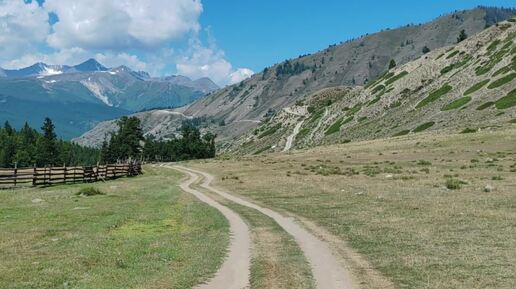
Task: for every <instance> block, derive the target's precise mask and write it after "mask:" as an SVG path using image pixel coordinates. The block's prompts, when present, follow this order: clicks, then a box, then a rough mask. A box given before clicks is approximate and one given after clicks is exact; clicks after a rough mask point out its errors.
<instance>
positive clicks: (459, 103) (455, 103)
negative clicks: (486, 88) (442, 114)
mask: <svg viewBox="0 0 516 289" xmlns="http://www.w3.org/2000/svg"><path fill="white" fill-rule="evenodd" d="M470 101H471V97H469V96H465V97H462V98H459V99H457V100H455V101H452V102H451V103H449V104H447V105H445V106H444V107H443V108H441V110H442V111H447V110H453V109H457V108H460V107H462V106H464V105H465V104H467V103H468V102H470Z"/></svg>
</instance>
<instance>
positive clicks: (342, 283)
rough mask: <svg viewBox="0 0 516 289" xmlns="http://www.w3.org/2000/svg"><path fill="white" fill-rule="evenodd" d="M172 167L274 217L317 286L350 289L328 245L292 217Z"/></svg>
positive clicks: (347, 276) (347, 277)
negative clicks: (298, 249)
mask: <svg viewBox="0 0 516 289" xmlns="http://www.w3.org/2000/svg"><path fill="white" fill-rule="evenodd" d="M175 168H177V169H179V170H182V171H188V172H190V173H194V174H198V175H201V176H203V177H204V180H203V182H202V183H201V187H203V188H205V189H207V190H210V191H212V192H214V193H216V194H218V195H220V196H221V197H224V198H226V199H228V200H230V201H232V202H234V203H237V204H240V205H242V206H246V207H249V208H252V209H255V210H258V211H259V212H261V213H262V214H264V215H267V216H269V217H271V218H272V219H274V220H275V221H276V222H277V223H278V224H279V225H280V226H281V227H282V228H283V229H284V230H285V231H286V232H288V233H289V234H290V235H292V237H293V238H294V239H295V240H296V242H297V243H298V245H299V247H300V248H301V250H302V251H303V253H304V255H305V257H306V258H307V259H308V262H309V263H310V265H311V267H312V274H313V276H314V279H315V282H316V286H317V289H352V288H353V285H352V281H351V278H350V274H349V272H348V271H347V270H346V269H345V268H344V267H343V266H342V265H341V264H340V262H338V261H337V258H336V257H335V256H334V254H333V253H332V251H331V249H330V247H329V245H328V244H327V243H326V242H324V241H321V240H319V239H318V238H317V237H315V236H314V235H312V234H311V233H310V232H309V231H307V230H306V229H305V228H303V227H302V226H300V225H299V224H298V223H296V222H295V220H294V219H293V218H289V217H285V216H283V215H281V214H279V213H277V212H275V211H273V210H271V209H268V208H264V207H261V206H258V205H256V204H253V203H251V202H248V201H246V200H243V199H241V198H238V197H236V196H233V195H231V194H228V193H225V192H222V191H220V190H218V189H216V188H213V187H211V186H210V183H211V182H212V180H213V176H212V175H210V174H208V173H205V172H201V171H197V170H194V169H190V168H185V167H180V166H175Z"/></svg>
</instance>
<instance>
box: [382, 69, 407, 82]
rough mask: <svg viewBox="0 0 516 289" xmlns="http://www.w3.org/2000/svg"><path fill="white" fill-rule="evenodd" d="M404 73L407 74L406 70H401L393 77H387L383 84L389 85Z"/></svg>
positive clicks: (403, 75)
mask: <svg viewBox="0 0 516 289" xmlns="http://www.w3.org/2000/svg"><path fill="white" fill-rule="evenodd" d="M406 75H408V72H407V71H402V72H400V73H398V74H396V76H393V77H391V78H389V79H388V80H387V81H385V86H389V85H390V84H392V83H394V82H396V81H398V80H400V79H402V78H403V77H405V76H406Z"/></svg>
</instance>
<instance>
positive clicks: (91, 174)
mask: <svg viewBox="0 0 516 289" xmlns="http://www.w3.org/2000/svg"><path fill="white" fill-rule="evenodd" d="M141 173H142V166H141V164H140V163H139V162H130V163H126V164H109V165H97V166H72V167H67V166H62V167H40V168H38V167H35V166H34V167H32V168H17V167H15V168H0V187H9V186H15V187H16V186H50V185H55V184H74V183H88V182H98V181H105V180H112V179H116V178H120V177H131V176H137V175H140V174H141Z"/></svg>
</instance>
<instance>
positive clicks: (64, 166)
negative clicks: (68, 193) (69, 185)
mask: <svg viewBox="0 0 516 289" xmlns="http://www.w3.org/2000/svg"><path fill="white" fill-rule="evenodd" d="M63 178H64V183H65V184H66V164H63Z"/></svg>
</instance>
